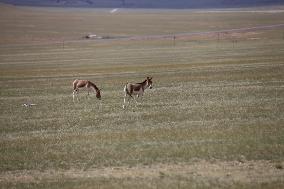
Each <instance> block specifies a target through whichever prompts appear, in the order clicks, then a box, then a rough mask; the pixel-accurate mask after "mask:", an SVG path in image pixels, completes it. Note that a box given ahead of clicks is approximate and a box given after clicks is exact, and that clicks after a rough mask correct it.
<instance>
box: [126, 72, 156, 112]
mask: <svg viewBox="0 0 284 189" xmlns="http://www.w3.org/2000/svg"><path fill="white" fill-rule="evenodd" d="M148 87H149V88H150V89H152V77H151V78H149V77H147V78H146V79H145V80H144V81H143V82H141V83H135V84H132V83H127V84H126V85H125V86H124V92H125V94H124V101H123V102H124V103H123V106H122V107H123V108H125V107H126V106H125V103H126V98H127V96H128V104H129V98H130V97H131V98H133V99H134V100H135V98H134V97H133V96H132V95H137V98H138V97H139V96H142V95H143V93H144V90H145V89H147V88H148ZM135 101H136V100H135ZM136 103H137V101H136Z"/></svg>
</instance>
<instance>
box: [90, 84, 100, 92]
mask: <svg viewBox="0 0 284 189" xmlns="http://www.w3.org/2000/svg"><path fill="white" fill-rule="evenodd" d="M90 87H91V88H93V89H94V90H95V91H96V92H98V91H99V88H98V87H97V86H96V85H95V84H94V83H92V82H90Z"/></svg>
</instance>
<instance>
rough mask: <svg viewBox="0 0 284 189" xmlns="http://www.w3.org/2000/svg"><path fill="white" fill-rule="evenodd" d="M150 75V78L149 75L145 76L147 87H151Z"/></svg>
mask: <svg viewBox="0 0 284 189" xmlns="http://www.w3.org/2000/svg"><path fill="white" fill-rule="evenodd" d="M152 79H153V78H152V77H151V78H150V77H147V87H149V88H150V89H152V83H153V82H152Z"/></svg>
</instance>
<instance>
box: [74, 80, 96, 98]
mask: <svg viewBox="0 0 284 189" xmlns="http://www.w3.org/2000/svg"><path fill="white" fill-rule="evenodd" d="M83 87H86V88H87V90H88V95H89V94H90V90H91V89H93V91H94V92H96V97H97V98H98V99H99V100H101V90H100V89H99V88H98V87H97V86H96V85H95V84H94V83H92V82H91V81H89V80H80V79H75V80H74V81H73V102H75V100H74V99H75V96H76V97H77V101H79V99H78V93H79V88H83Z"/></svg>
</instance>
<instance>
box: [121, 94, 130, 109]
mask: <svg viewBox="0 0 284 189" xmlns="http://www.w3.org/2000/svg"><path fill="white" fill-rule="evenodd" d="M126 98H127V94H126V93H125V95H124V99H123V105H122V108H123V109H124V108H125V107H126V106H125V104H126ZM128 104H129V100H128Z"/></svg>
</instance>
